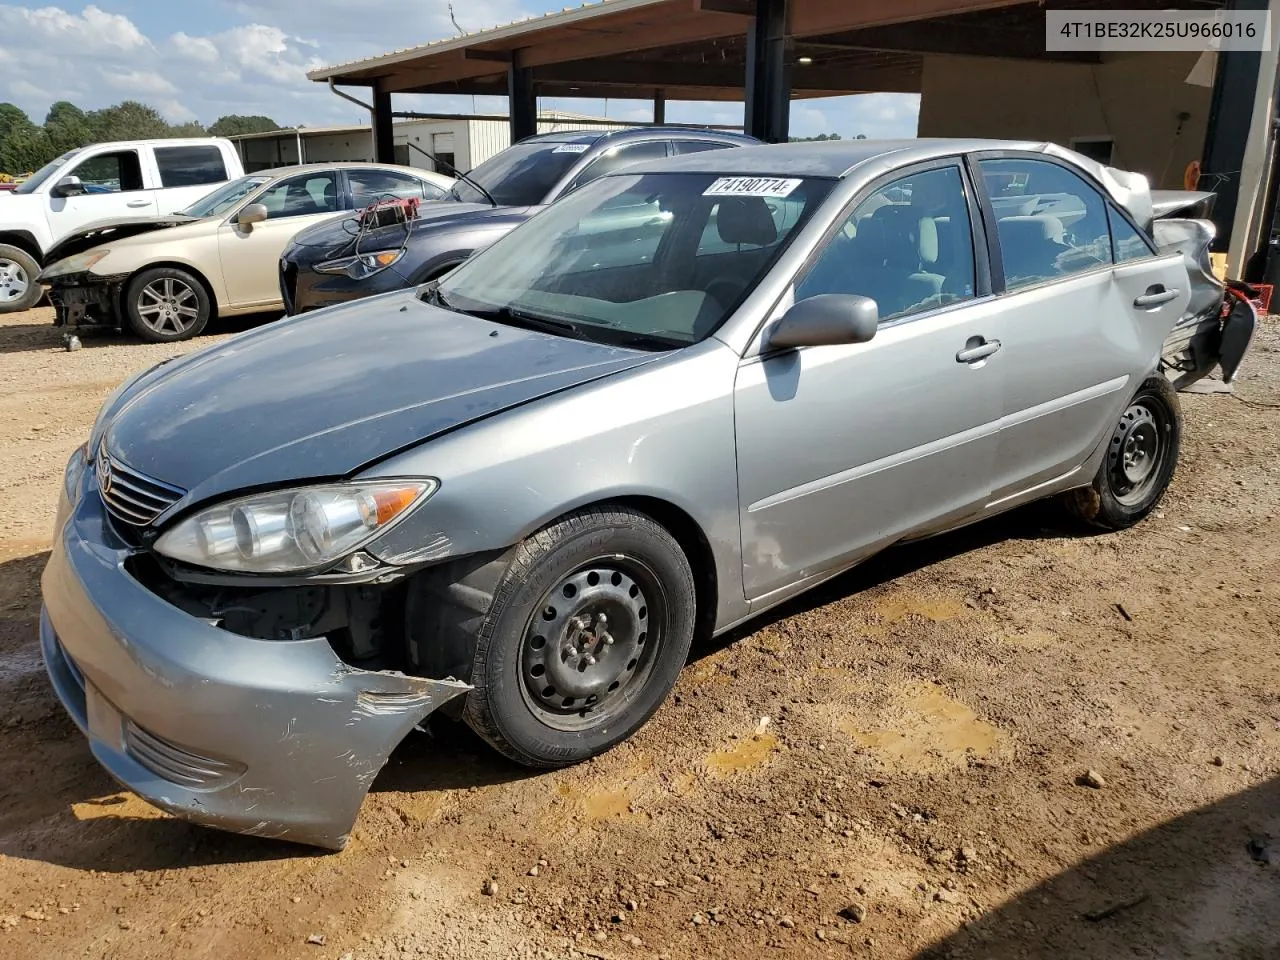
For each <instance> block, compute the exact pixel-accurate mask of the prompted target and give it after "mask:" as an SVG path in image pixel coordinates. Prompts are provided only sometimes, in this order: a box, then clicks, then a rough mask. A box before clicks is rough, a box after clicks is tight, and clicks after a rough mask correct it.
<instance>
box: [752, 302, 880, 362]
mask: <svg viewBox="0 0 1280 960" xmlns="http://www.w3.org/2000/svg"><path fill="white" fill-rule="evenodd" d="M879 324H880V309H879V307H877V306H876V302H875V301H874V300H872V299H871V298H870V297H859V296H854V295H852V294H841V293H824V294H821V295H819V296H816V297H809V298H808V299H807V300H801V301H800V302H799V303H797V304H795V305H794V306H792V308H791V309H790V310H788V311H787V312H786V314H785V315H784V316H783V318H782V319H781V320H780V321H778V325H777V326H776V327H774V328H773V332H772V333H771V334H770V335H769V346H770V347H771V348H774V349H781V348H787V347H827V346H835V345H837V344H842V343H866V342H867V341H868V340H870V339H871V338H872V337H874V336H875V335H876V328H877V327H878V326H879Z"/></svg>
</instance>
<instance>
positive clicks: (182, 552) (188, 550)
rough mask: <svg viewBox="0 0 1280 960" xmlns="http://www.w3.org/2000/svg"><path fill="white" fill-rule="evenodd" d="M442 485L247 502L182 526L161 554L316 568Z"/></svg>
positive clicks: (325, 489)
mask: <svg viewBox="0 0 1280 960" xmlns="http://www.w3.org/2000/svg"><path fill="white" fill-rule="evenodd" d="M439 486H440V485H439V483H437V482H436V481H435V480H386V481H376V482H375V481H370V482H368V483H343V484H333V485H329V486H322V487H303V488H302V489H298V490H279V491H276V492H274V493H264V494H260V495H258V496H252V497H243V498H241V499H239V500H231V501H228V502H227V503H221V504H218V505H217V506H214V507H209V508H208V509H205V510H201V511H200V512H199V513H196V514H195V515H194V516H191V517H188V518H187V519H185V520H183V521H182V522H181V523H179V524H178V525H177V526H175V527H174V528H173V529H172V530H169V531H167V532H166V533H165V534H164V535H163V536H161V537H160V539H159V540H157V541H156V552H157V553H160V554H162V555H163V556H166V557H168V558H169V559H171V560H180V561H182V562H183V563H190V564H194V565H195V566H198V567H211V568H213V569H215V570H231V571H235V572H238V573H296V572H301V571H306V570H313V569H317V568H320V567H324V566H326V565H328V564H331V563H333V562H335V561H337V560H340V559H342V558H343V557H344V556H346V555H347V554H349V553H351V552H352V551H353V550H356V549H358V548H359V547H361V546H363V545H364V544H366V543H368V542H369V541H370V540H372V539H373V538H374V537H376V536H378V535H379V534H380V533H383V532H384V531H386V530H387V529H388V528H389V527H391V526H392V525H393V524H394V523H395V522H396V521H397V520H398V519H399V518H401V517H403V516H404V515H405V514H407V513H408V511H409V510H410V509H411V508H412V507H414V506H415V505H416V504H418V503H420V502H422V501H423V500H425V499H426V498H427V497H429V496H431V494H433V493H435V491H436V490H437V489H438V488H439Z"/></svg>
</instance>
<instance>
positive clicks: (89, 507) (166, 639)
mask: <svg viewBox="0 0 1280 960" xmlns="http://www.w3.org/2000/svg"><path fill="white" fill-rule="evenodd" d="M83 485H84V487H85V490H84V492H83V494H82V495H81V496H80V497H79V502H78V503H77V504H75V505H74V507H73V506H72V505H71V503H70V501H69V500H68V499H67V497H66V496H65V494H64V497H63V504H62V506H61V508H60V509H59V516H58V525H57V534H56V536H55V538H54V547H53V551H52V555H51V557H50V560H49V564H48V566H47V568H46V569H45V572H44V577H43V580H42V583H41V586H42V591H43V594H44V603H45V607H44V610H43V611H42V614H41V618H40V643H41V647H42V650H43V654H44V659H45V664H46V668H47V669H48V672H49V677H50V680H51V681H52V683H53V687H54V690H55V691H56V693H57V695H58V698H59V699H60V700H61V701H62V704H63V706H64V707H66V709H67V711H68V712H69V713H70V714H71V717H72V719H73V720H74V721H75V722H76V724H77V725H78V726H79V727H80V729H81V730H83V731H84V732H85V734H86V735H87V736H88V738H89V745H90V749H91V750H92V751H93V754H94V756H95V757H96V758H97V759H98V761H99V762H100V763H101V764H102V765H103V766H104V767H105V768H106V769H107V771H108V772H110V773H111V774H112V775H113V776H114V777H115V778H116V779H117V780H119V781H120V782H121V783H123V784H124V785H125V786H126V787H128V788H129V789H130V790H133V791H134V792H135V793H137V794H138V795H139V796H141V797H143V798H144V799H146V800H148V801H149V802H151V803H153V804H154V805H156V806H157V807H160V808H161V809H164V810H167V811H169V812H170V813H173V814H175V815H177V816H180V817H184V818H186V819H188V820H192V821H195V822H197V823H201V824H205V825H207V826H212V827H218V828H221V829H224V830H232V831H235V832H237V833H247V834H252V835H254V836H262V837H271V838H277V839H283V840H292V841H297V842H299V843H307V844H313V845H316V846H320V847H327V848H330V849H334V850H340V849H342V847H343V846H344V845H345V844H346V842H347V838H348V835H349V834H350V831H351V828H352V826H353V825H354V823H355V819H356V815H357V813H358V812H359V809H360V804H361V803H362V802H363V800H364V796H365V794H366V793H367V792H368V790H369V786H370V784H372V782H373V779H374V777H375V776H376V775H377V773H378V771H379V770H380V769H381V768H382V766H383V764H385V763H386V760H387V757H388V755H389V754H390V752H391V750H392V749H393V748H394V747H395V746H396V744H398V743H399V742H400V740H401V739H403V738H404V736H405V735H406V734H407V733H408V732H409V731H410V730H411V729H413V727H414V726H416V725H417V724H418V723H420V722H421V721H422V720H423V719H424V718H425V717H426V716H427V714H429V713H431V712H432V711H434V710H436V709H437V708H439V707H440V706H442V705H443V704H445V703H446V702H448V701H449V700H451V699H453V698H454V697H457V696H459V695H461V694H463V693H466V692H467V691H468V690H469V689H471V688H470V687H468V686H467V685H466V684H463V683H459V682H457V681H453V680H428V679H423V678H418V677H410V676H406V675H404V674H400V673H391V672H387V673H374V672H367V671H362V670H357V669H355V668H353V667H351V666H349V665H347V664H346V663H344V662H342V661H341V660H340V659H339V658H338V656H337V655H336V654H335V653H334V651H333V649H332V648H331V647H330V646H329V644H328V642H327V641H325V640H324V639H323V638H316V639H309V640H301V641H293V642H272V641H263V640H255V639H252V638H248V637H243V636H239V635H237V634H233V633H229V632H228V631H225V630H221V629H219V628H217V627H216V626H213V625H211V624H210V623H208V622H206V621H203V620H200V619H197V618H195V617H192V616H189V615H188V614H186V613H184V612H183V611H181V610H179V609H177V608H176V607H174V606H172V605H170V604H168V603H166V602H165V601H164V600H162V599H161V598H160V597H158V596H156V595H155V594H154V593H152V592H151V591H150V590H148V589H147V588H146V587H144V586H143V585H142V584H141V583H139V582H138V581H137V580H135V579H134V578H133V577H132V576H130V574H129V573H128V572H127V570H126V568H125V562H126V560H127V559H128V558H129V556H130V555H131V553H132V552H133V550H132V548H130V547H129V546H128V545H127V544H125V543H123V542H122V541H120V540H119V538H118V537H116V536H115V534H114V533H113V531H112V529H111V527H110V524H109V523H108V520H107V517H106V514H105V512H104V510H103V507H102V501H101V500H100V499H99V497H98V493H97V490H96V487H95V486H94V484H93V480H92V475H91V474H89V475H87V476H86V478H85V480H84V481H83Z"/></svg>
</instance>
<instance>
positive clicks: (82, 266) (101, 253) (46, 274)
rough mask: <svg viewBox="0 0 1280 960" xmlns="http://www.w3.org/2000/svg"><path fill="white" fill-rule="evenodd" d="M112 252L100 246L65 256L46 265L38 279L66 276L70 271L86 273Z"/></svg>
mask: <svg viewBox="0 0 1280 960" xmlns="http://www.w3.org/2000/svg"><path fill="white" fill-rule="evenodd" d="M110 252H111V251H110V250H109V249H107V248H105V247H99V248H98V249H96V250H87V251H85V252H84V253H77V254H75V255H74V256H70V257H64V258H63V259H62V260H58V261H56V262H55V263H52V264H50V265H49V266H47V267H45V269H44V270H43V271H42V272H41V274H40V276H39V277H38V278H37V279H39V280H47V279H49V278H50V277H65V276H66V275H67V274H69V273H84V272H85V271H86V270H88V269H89V268H90V267H92V266H93V265H94V264H95V263H97V262H98V261H99V260H101V259H102V258H103V257H105V256H106V255H107V254H108V253H110Z"/></svg>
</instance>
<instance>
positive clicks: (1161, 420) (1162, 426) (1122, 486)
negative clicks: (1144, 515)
mask: <svg viewBox="0 0 1280 960" xmlns="http://www.w3.org/2000/svg"><path fill="white" fill-rule="evenodd" d="M1167 433H1168V422H1167V417H1166V416H1165V411H1164V409H1163V408H1162V407H1161V406H1160V405H1159V404H1155V403H1150V402H1147V401H1146V400H1141V401H1138V402H1136V403H1134V404H1132V405H1130V407H1129V408H1128V409H1127V410H1125V412H1124V413H1123V414H1122V415H1121V417H1120V423H1119V424H1118V425H1117V427H1116V430H1115V433H1113V434H1112V435H1111V443H1110V445H1109V447H1108V449H1107V464H1108V470H1109V472H1110V474H1111V491H1112V493H1113V494H1114V495H1115V498H1116V500H1118V501H1119V502H1120V503H1121V504H1123V505H1124V506H1126V507H1132V506H1136V505H1138V504H1141V503H1142V501H1143V500H1145V499H1146V498H1147V497H1148V496H1149V495H1150V493H1151V491H1152V490H1153V489H1154V488H1155V485H1156V482H1157V481H1158V480H1159V477H1160V468H1161V466H1162V464H1163V461H1164V458H1165V456H1166V455H1167V451H1168V444H1167V442H1166V441H1165V437H1166V435H1167Z"/></svg>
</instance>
